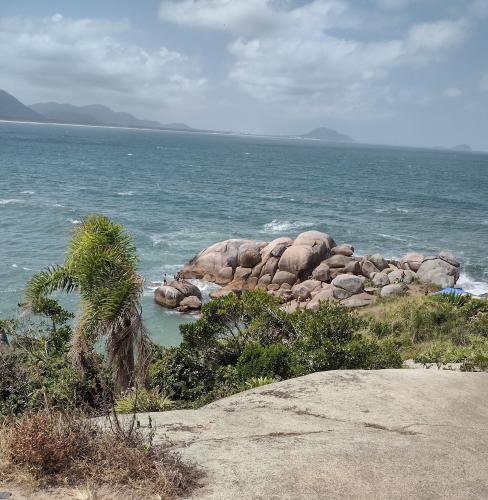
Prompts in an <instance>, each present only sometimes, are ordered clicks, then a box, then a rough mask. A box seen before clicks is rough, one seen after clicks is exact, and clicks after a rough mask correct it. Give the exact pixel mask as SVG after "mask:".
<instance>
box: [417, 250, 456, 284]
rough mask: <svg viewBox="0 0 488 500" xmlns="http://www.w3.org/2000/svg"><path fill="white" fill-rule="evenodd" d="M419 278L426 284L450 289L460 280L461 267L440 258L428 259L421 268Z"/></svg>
mask: <svg viewBox="0 0 488 500" xmlns="http://www.w3.org/2000/svg"><path fill="white" fill-rule="evenodd" d="M417 276H418V278H419V279H420V281H422V282H424V283H432V284H434V285H437V286H439V287H441V288H449V287H453V286H454V285H455V284H456V281H457V280H458V279H459V267H458V266H454V265H452V264H450V263H449V262H447V260H445V259H442V258H440V257H427V258H426V259H424V261H423V262H422V264H421V266H420V267H419V270H418V271H417Z"/></svg>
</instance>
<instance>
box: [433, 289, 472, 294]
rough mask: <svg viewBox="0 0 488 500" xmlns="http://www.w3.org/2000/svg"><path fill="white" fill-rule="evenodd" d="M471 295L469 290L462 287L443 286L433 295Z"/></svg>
mask: <svg viewBox="0 0 488 500" xmlns="http://www.w3.org/2000/svg"><path fill="white" fill-rule="evenodd" d="M451 294H454V295H471V294H470V293H469V292H465V291H464V290H463V289H462V288H443V289H442V290H439V291H438V292H434V293H433V294H432V295H451Z"/></svg>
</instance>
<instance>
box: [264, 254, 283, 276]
mask: <svg viewBox="0 0 488 500" xmlns="http://www.w3.org/2000/svg"><path fill="white" fill-rule="evenodd" d="M279 261H280V259H279V258H278V257H269V258H268V260H267V261H266V263H265V264H264V266H263V269H262V270H261V276H263V275H265V274H269V275H270V276H274V274H275V272H276V271H277V270H278V263H279Z"/></svg>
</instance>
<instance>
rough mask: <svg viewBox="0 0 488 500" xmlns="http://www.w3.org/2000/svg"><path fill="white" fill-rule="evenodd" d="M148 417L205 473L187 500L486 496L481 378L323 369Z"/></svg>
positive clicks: (486, 408) (485, 405)
mask: <svg viewBox="0 0 488 500" xmlns="http://www.w3.org/2000/svg"><path fill="white" fill-rule="evenodd" d="M150 415H151V419H152V422H153V424H155V425H156V426H157V433H156V440H158V439H161V440H163V439H167V438H169V439H170V440H171V441H172V442H173V443H174V447H175V448H176V449H177V450H178V451H179V452H180V453H181V455H182V456H183V458H184V459H186V460H190V461H193V462H195V463H197V464H199V465H200V466H201V467H202V468H203V469H204V470H205V472H206V473H207V476H206V478H205V479H204V483H203V487H202V488H201V489H199V490H197V491H195V493H194V498H201V499H230V498H239V499H323V498H327V499H397V498H398V499H400V498H402V499H403V498H405V499H407V498H416V499H441V498H442V499H464V498H465V499H468V498H469V499H476V498H480V499H482V498H483V499H486V498H488V374H486V373H459V372H449V371H431V370H409V369H403V370H378V371H361V370H345V371H330V372H322V373H314V374H312V375H307V376H305V377H301V378H297V379H292V380H287V381H284V382H280V383H277V384H271V385H267V386H264V387H260V388H258V389H253V390H250V391H246V392H244V393H241V394H237V395H235V396H232V397H229V398H226V399H222V400H220V401H217V402H214V403H212V404H210V405H208V406H206V407H204V408H201V409H199V410H179V411H171V412H166V413H153V414H150ZM147 421H148V419H147V415H141V416H140V422H141V424H142V425H143V426H144V425H145V423H146V422H147Z"/></svg>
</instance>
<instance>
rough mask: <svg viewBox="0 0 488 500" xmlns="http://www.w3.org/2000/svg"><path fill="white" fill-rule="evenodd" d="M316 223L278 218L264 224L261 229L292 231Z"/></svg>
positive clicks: (262, 230) (267, 230)
mask: <svg viewBox="0 0 488 500" xmlns="http://www.w3.org/2000/svg"><path fill="white" fill-rule="evenodd" d="M313 225H315V223H314V222H303V221H295V222H291V221H287V220H284V221H279V220H277V219H273V220H272V221H271V222H268V223H267V224H264V226H263V228H262V229H261V231H260V232H261V233H282V232H284V231H290V230H291V229H299V228H302V227H312V226H313Z"/></svg>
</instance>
